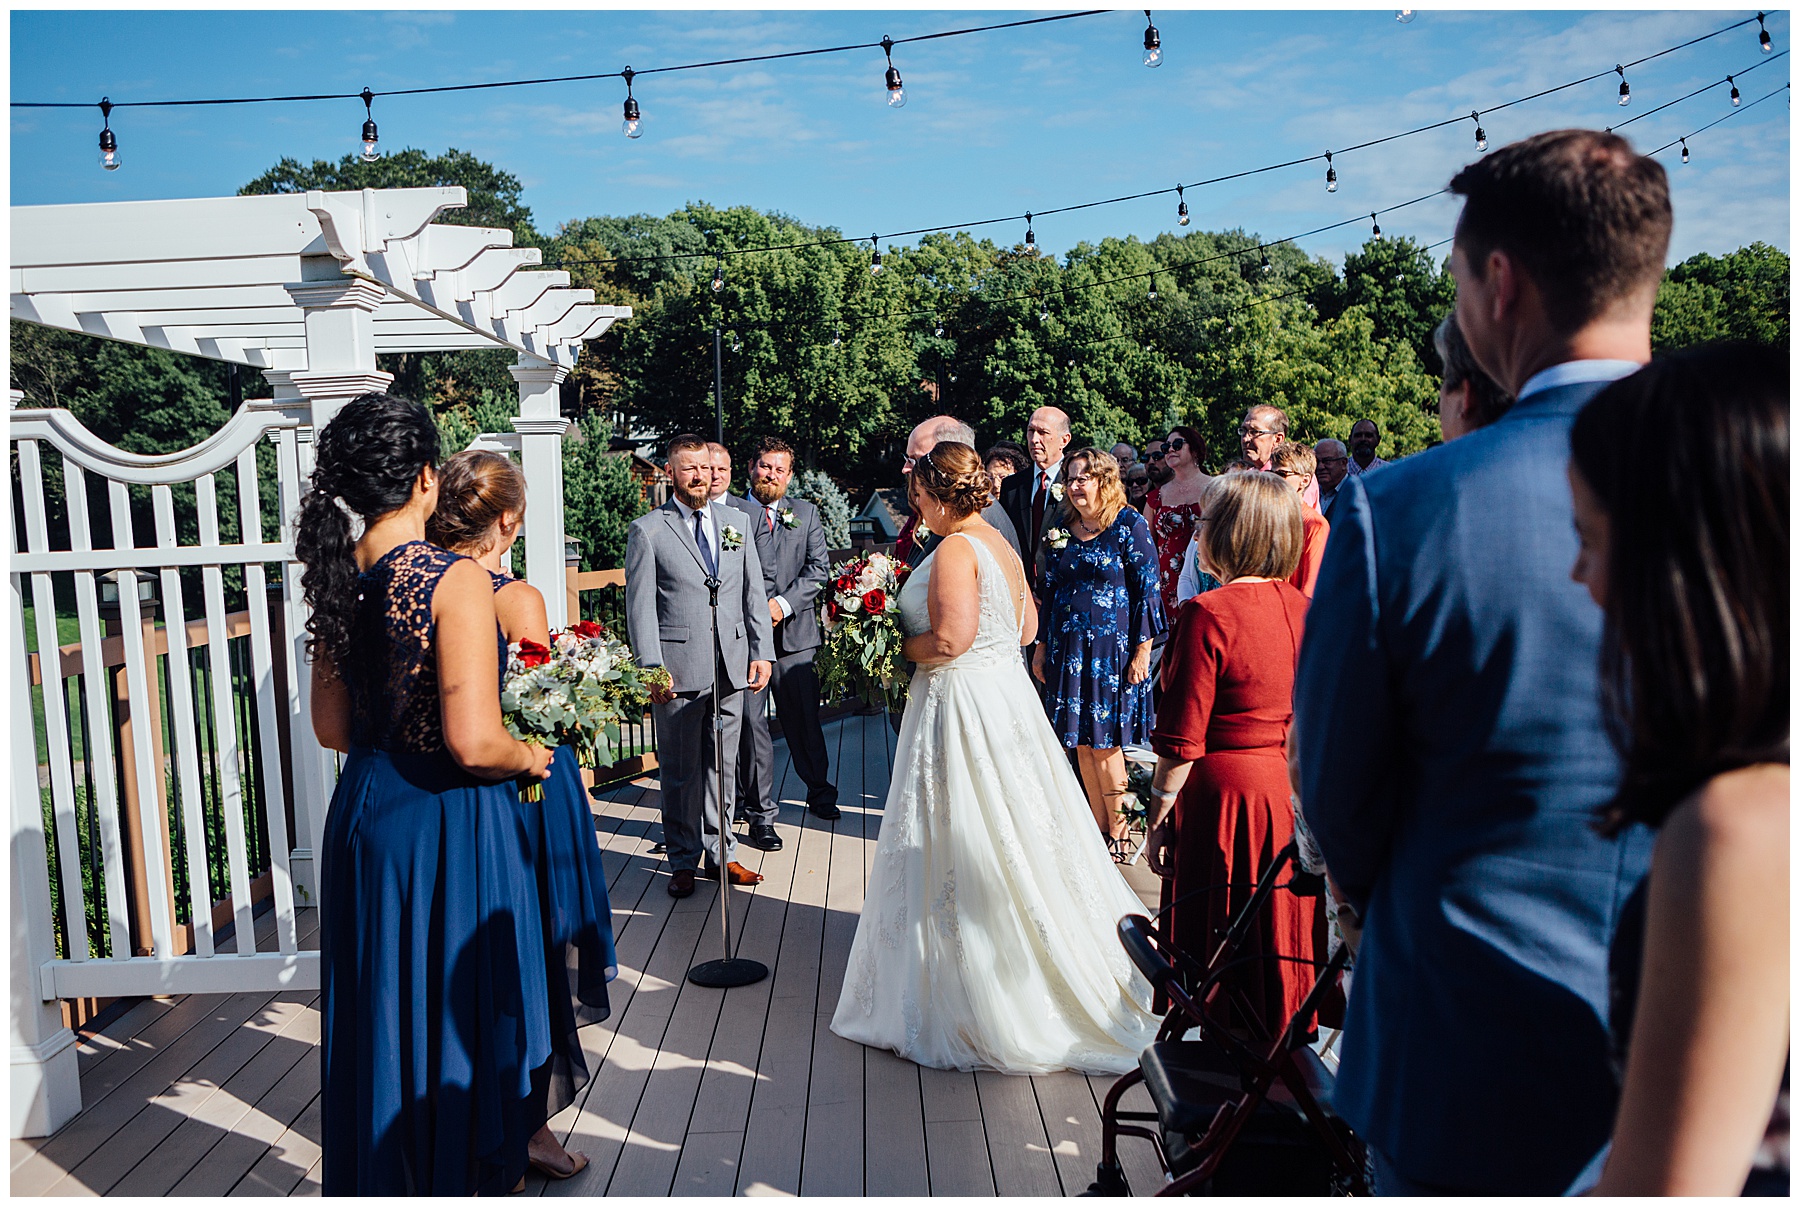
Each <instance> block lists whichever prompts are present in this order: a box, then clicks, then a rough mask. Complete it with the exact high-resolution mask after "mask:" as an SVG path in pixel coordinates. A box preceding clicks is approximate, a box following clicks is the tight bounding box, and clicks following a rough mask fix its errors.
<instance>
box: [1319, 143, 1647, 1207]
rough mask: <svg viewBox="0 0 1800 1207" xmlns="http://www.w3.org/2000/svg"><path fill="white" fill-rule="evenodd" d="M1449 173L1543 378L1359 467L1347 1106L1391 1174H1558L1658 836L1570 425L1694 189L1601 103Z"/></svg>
mask: <svg viewBox="0 0 1800 1207" xmlns="http://www.w3.org/2000/svg"><path fill="white" fill-rule="evenodd" d="M1450 189H1451V191H1452V192H1455V193H1459V194H1461V195H1462V196H1463V197H1464V198H1465V201H1464V206H1463V212H1462V216H1461V218H1460V220H1459V221H1458V223H1457V231H1456V243H1455V246H1454V249H1453V251H1452V254H1451V268H1452V270H1453V271H1454V273H1455V274H1456V281H1457V298H1456V314H1457V319H1458V321H1459V323H1460V324H1461V326H1462V329H1463V332H1464V334H1465V335H1466V337H1467V339H1468V343H1469V346H1470V348H1471V350H1472V351H1473V352H1474V355H1475V358H1476V360H1477V361H1478V362H1480V364H1481V366H1482V368H1484V369H1485V370H1487V371H1488V373H1489V374H1490V375H1491V376H1492V377H1493V378H1494V379H1495V380H1496V381H1498V382H1500V383H1501V385H1502V386H1503V387H1504V388H1505V389H1506V390H1507V391H1508V392H1510V393H1512V394H1514V395H1515V396H1516V397H1517V398H1518V403H1517V404H1516V405H1515V406H1514V407H1513V409H1512V410H1511V412H1510V413H1508V414H1507V415H1506V416H1505V417H1503V418H1502V419H1501V420H1500V421H1499V422H1497V423H1495V424H1493V425H1492V426H1490V427H1487V428H1483V429H1481V430H1480V431H1477V432H1475V433H1473V434H1472V435H1469V436H1467V437H1465V438H1463V439H1461V440H1457V441H1455V442H1454V443H1450V444H1445V445H1442V446H1440V447H1438V448H1434V449H1431V450H1430V451H1428V452H1425V453H1422V454H1420V455H1418V456H1415V457H1409V458H1407V459H1406V460H1404V461H1400V462H1397V463H1395V464H1393V465H1390V466H1388V467H1387V468H1385V469H1383V470H1382V472H1381V473H1379V474H1371V475H1368V476H1366V477H1361V478H1358V477H1354V476H1352V477H1351V478H1350V479H1349V480H1347V481H1346V482H1345V483H1344V485H1343V488H1342V492H1341V493H1340V495H1339V497H1338V499H1337V503H1336V506H1334V507H1333V509H1332V515H1331V527H1332V533H1331V543H1330V545H1329V546H1328V548H1327V549H1326V553H1325V561H1324V565H1323V566H1322V567H1321V570H1320V578H1319V586H1318V590H1317V593H1316V595H1315V597H1314V601H1313V606H1312V609H1311V612H1310V614H1309V616H1308V618H1307V626H1306V640H1305V645H1304V648H1303V649H1302V651H1301V655H1300V671H1299V676H1298V679H1297V680H1296V683H1295V688H1294V696H1295V701H1294V706H1295V721H1294V739H1293V749H1294V753H1295V757H1296V759H1297V761H1298V772H1299V783H1300V794H1301V801H1302V807H1303V809H1304V811H1305V814H1306V819H1307V821H1308V822H1309V823H1310V825H1311V826H1312V828H1313V830H1314V832H1315V833H1316V835H1317V837H1318V840H1319V844H1320V846H1321V848H1322V849H1323V851H1324V855H1325V861H1326V864H1327V866H1328V867H1329V868H1330V871H1331V875H1332V878H1333V879H1334V880H1335V881H1336V883H1337V884H1338V886H1339V888H1340V889H1341V891H1342V893H1343V895H1344V896H1345V897H1346V898H1347V900H1348V902H1349V904H1350V905H1351V906H1352V907H1353V908H1354V909H1355V910H1356V911H1357V912H1359V913H1360V914H1361V915H1362V916H1363V919H1364V932H1363V942H1362V947H1361V950H1360V952H1359V955H1358V959H1357V966H1356V976H1355V984H1354V986H1353V988H1352V990H1351V994H1350V1010H1349V1018H1348V1022H1347V1024H1346V1027H1345V1033H1344V1051H1343V1064H1342V1067H1341V1069H1340V1073H1339V1079H1338V1087H1337V1096H1336V1105H1337V1108H1338V1110H1340V1111H1341V1112H1342V1113H1343V1115H1344V1117H1345V1118H1346V1119H1347V1120H1348V1121H1349V1122H1350V1124H1351V1125H1352V1126H1353V1127H1355V1128H1356V1129H1357V1130H1358V1132H1359V1133H1360V1134H1361V1135H1362V1136H1363V1138H1364V1139H1365V1140H1366V1141H1367V1142H1368V1143H1369V1145H1370V1147H1371V1148H1372V1149H1374V1153H1375V1167H1376V1181H1377V1188H1378V1189H1379V1190H1380V1191H1382V1192H1384V1193H1399V1194H1432V1193H1456V1192H1463V1193H1476V1194H1557V1193H1560V1192H1561V1191H1563V1190H1564V1189H1565V1188H1566V1187H1567V1186H1568V1185H1569V1183H1570V1182H1571V1181H1572V1180H1573V1179H1574V1178H1575V1176H1576V1175H1577V1174H1578V1173H1579V1172H1580V1171H1581V1169H1582V1167H1583V1166H1585V1165H1586V1164H1587V1163H1588V1161H1589V1160H1590V1159H1591V1158H1592V1157H1593V1156H1594V1154H1595V1153H1596V1152H1597V1151H1598V1150H1599V1149H1600V1148H1601V1146H1602V1145H1603V1144H1604V1143H1605V1142H1606V1139H1607V1136H1608V1135H1609V1133H1610V1131H1611V1127H1612V1119H1613V1111H1614V1105H1615V1100H1616V1096H1617V1087H1616V1085H1615V1082H1614V1077H1613V1073H1612V1071H1611V1067H1610V1065H1609V1063H1608V1058H1607V1031H1606V1025H1607V996H1606V963H1607V947H1608V944H1609V942H1610V940H1611V938H1612V933H1613V929H1614V924H1615V919H1616V915H1617V912H1618V909H1619V905H1620V903H1621V902H1623V901H1624V900H1625V897H1626V895H1627V894H1628V893H1629V892H1630V891H1631V889H1632V887H1633V886H1634V884H1635V883H1636V882H1637V880H1638V879H1639V878H1640V877H1641V876H1642V875H1643V873H1644V871H1645V870H1646V869H1647V868H1648V866H1649V855H1650V841H1649V837H1648V835H1647V834H1645V833H1644V832H1642V831H1634V832H1631V833H1628V834H1626V835H1625V836H1623V837H1622V838H1619V839H1609V838H1602V837H1601V836H1600V835H1599V834H1598V833H1597V832H1596V831H1595V829H1594V826H1593V822H1594V819H1595V816H1596V812H1597V810H1598V809H1599V807H1600V806H1601V805H1602V804H1604V803H1605V802H1606V801H1607V800H1608V799H1610V797H1611V796H1612V793H1613V791H1614V788H1615V786H1616V784H1617V780H1618V765H1617V761H1616V759H1615V757H1614V754H1613V751H1612V749H1611V748H1610V746H1609V745H1608V742H1607V739H1606V736H1605V733H1604V730H1603V728H1602V724H1601V715H1600V700H1599V677H1598V673H1597V666H1598V659H1599V653H1600V615H1599V611H1598V609H1596V608H1593V607H1591V606H1588V600H1587V598H1586V596H1585V594H1584V593H1583V591H1582V589H1581V587H1580V586H1579V585H1578V584H1576V583H1573V582H1571V581H1570V579H1569V567H1570V565H1571V564H1572V563H1573V562H1574V560H1575V552H1576V541H1575V534H1574V529H1573V510H1572V506H1571V503H1570V497H1569V484H1568V480H1567V477H1566V470H1565V467H1566V465H1567V463H1568V449H1569V427H1570V424H1571V423H1572V422H1573V419H1574V416H1575V413H1576V412H1577V411H1578V410H1579V409H1580V408H1581V406H1582V404H1584V403H1585V402H1586V401H1587V400H1588V399H1589V398H1591V397H1592V396H1593V395H1594V394H1595V393H1597V392H1598V391H1599V390H1600V389H1601V388H1602V387H1603V386H1604V384H1605V383H1607V382H1609V381H1612V380H1616V379H1617V378H1619V377H1622V376H1624V375H1626V374H1628V373H1630V372H1633V371H1634V370H1636V369H1637V368H1638V367H1639V366H1640V365H1642V364H1643V363H1645V362H1646V361H1648V360H1649V359H1650V313H1651V308H1652V307H1653V305H1654V304H1655V300H1656V289H1657V285H1658V283H1659V281H1660V280H1661V276H1662V269H1663V262H1664V258H1665V256H1666V254H1667V252H1668V244H1669V232H1670V228H1671V226H1672V225H1673V214H1672V211H1671V209H1670V206H1669V194H1668V181H1667V178H1666V176H1665V175H1664V173H1663V169H1662V167H1661V165H1660V164H1657V163H1656V162H1655V161H1653V160H1650V159H1648V158H1645V157H1643V156H1640V155H1638V154H1636V153H1635V152H1634V151H1632V149H1631V146H1630V144H1629V143H1627V142H1626V141H1625V140H1624V139H1622V138H1619V137H1617V136H1616V135H1611V134H1602V133H1599V132H1597V131H1589V130H1563V131H1555V132H1551V133H1548V134H1540V135H1537V136H1535V137H1533V138H1529V139H1526V140H1525V141H1523V142H1519V143H1514V144H1513V145H1511V146H1509V147H1505V148H1503V149H1501V150H1498V151H1496V152H1494V153H1493V154H1491V155H1488V156H1486V157H1485V158H1483V159H1481V160H1478V161H1477V162H1475V163H1473V164H1471V165H1469V166H1468V167H1466V168H1464V169H1463V170H1462V172H1460V173H1459V174H1458V175H1457V176H1456V178H1455V179H1454V180H1452V181H1451V182H1450Z"/></svg>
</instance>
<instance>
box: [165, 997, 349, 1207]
mask: <svg viewBox="0 0 1800 1207" xmlns="http://www.w3.org/2000/svg"><path fill="white" fill-rule="evenodd" d="M312 1025H313V1026H314V1027H317V1026H318V1025H319V1020H318V1017H317V1012H316V1011H315V1021H314V1022H313V1023H312ZM318 1096H319V1049H318V1046H317V1045H316V1044H315V1045H314V1046H313V1047H312V1048H311V1049H310V1050H309V1051H307V1052H306V1053H304V1054H303V1055H302V1056H301V1058H300V1060H299V1061H298V1062H297V1063H296V1064H295V1065H294V1067H293V1068H291V1069H289V1070H288V1071H287V1074H286V1075H285V1076H283V1077H282V1079H281V1080H280V1081H278V1082H276V1083H275V1085H274V1086H273V1088H271V1089H270V1090H269V1092H268V1093H266V1094H264V1095H263V1096H262V1097H261V1098H259V1099H257V1101H256V1104H255V1109H253V1110H251V1111H248V1112H246V1113H245V1114H244V1116H243V1117H242V1118H241V1119H238V1120H237V1121H236V1122H235V1123H233V1124H232V1125H231V1131H230V1133H229V1134H228V1135H226V1136H224V1137H222V1138H221V1139H220V1140H219V1142H218V1143H217V1144H216V1145H214V1146H213V1149H212V1151H211V1152H209V1153H207V1154H206V1159H205V1160H204V1161H202V1162H200V1163H199V1164H198V1165H195V1166H194V1167H193V1168H192V1169H191V1170H189V1171H188V1173H187V1175H186V1176H185V1177H183V1178H182V1179H181V1181H179V1182H177V1183H176V1184H175V1186H174V1188H173V1189H172V1190H171V1191H170V1192H169V1193H170V1194H172V1195H177V1196H190V1195H195V1196H207V1197H212V1198H218V1197H221V1196H223V1195H227V1194H230V1193H231V1192H232V1190H233V1188H235V1187H236V1186H237V1185H238V1183H239V1182H240V1181H242V1180H243V1179H244V1177H245V1176H246V1175H248V1174H249V1173H250V1172H251V1171H252V1170H253V1169H254V1168H255V1167H256V1166H257V1164H258V1163H259V1162H260V1161H262V1159H263V1158H264V1157H265V1156H266V1155H267V1154H268V1152H269V1150H270V1149H271V1147H273V1146H274V1145H276V1144H278V1143H280V1141H281V1138H282V1136H283V1135H284V1134H285V1133H286V1132H287V1130H288V1128H290V1127H292V1126H293V1124H294V1121H295V1120H296V1119H298V1118H299V1117H300V1115H301V1113H302V1112H303V1111H305V1110H306V1108H307V1107H309V1106H311V1105H312V1103H313V1100H314V1099H315V1098H317V1097H318Z"/></svg>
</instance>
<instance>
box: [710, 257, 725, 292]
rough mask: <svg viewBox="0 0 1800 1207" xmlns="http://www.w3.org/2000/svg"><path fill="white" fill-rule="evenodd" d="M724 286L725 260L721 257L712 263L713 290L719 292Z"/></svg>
mask: <svg viewBox="0 0 1800 1207" xmlns="http://www.w3.org/2000/svg"><path fill="white" fill-rule="evenodd" d="M724 288H725V261H724V260H723V259H721V260H720V261H719V262H718V263H717V264H715V265H713V292H714V293H720V292H722V291H723V290H724Z"/></svg>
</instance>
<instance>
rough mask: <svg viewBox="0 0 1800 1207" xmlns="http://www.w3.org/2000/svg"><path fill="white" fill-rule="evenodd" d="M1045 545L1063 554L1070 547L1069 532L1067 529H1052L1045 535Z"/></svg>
mask: <svg viewBox="0 0 1800 1207" xmlns="http://www.w3.org/2000/svg"><path fill="white" fill-rule="evenodd" d="M1044 544H1046V545H1048V546H1050V548H1052V549H1054V550H1056V551H1057V552H1058V553H1061V552H1062V551H1063V550H1064V549H1067V548H1068V547H1069V531H1068V529H1066V528H1052V529H1051V530H1050V531H1048V532H1046V533H1045V534H1044Z"/></svg>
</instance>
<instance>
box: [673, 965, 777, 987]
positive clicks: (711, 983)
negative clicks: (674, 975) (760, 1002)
mask: <svg viewBox="0 0 1800 1207" xmlns="http://www.w3.org/2000/svg"><path fill="white" fill-rule="evenodd" d="M768 975H769V969H768V967H767V966H766V965H763V964H759V963H757V962H756V961H755V960H708V961H707V962H706V963H704V964H696V965H694V966H693V967H692V968H690V969H688V980H690V981H692V982H694V984H696V985H704V986H706V987H707V988H708V989H736V988H738V987H739V986H742V985H754V984H756V982H758V981H760V980H762V979H763V978H764V977H766V976H768Z"/></svg>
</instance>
